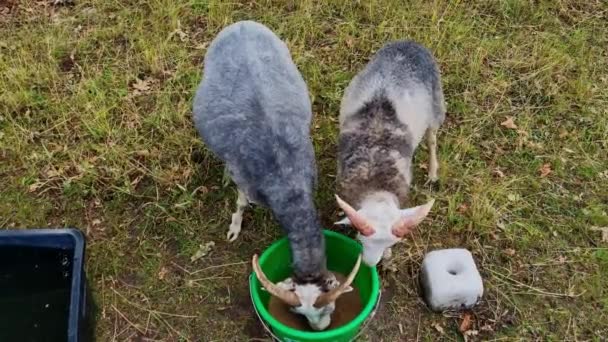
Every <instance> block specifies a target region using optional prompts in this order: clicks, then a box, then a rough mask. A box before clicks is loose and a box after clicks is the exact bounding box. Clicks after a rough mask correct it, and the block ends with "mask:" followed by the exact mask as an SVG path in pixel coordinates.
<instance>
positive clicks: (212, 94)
mask: <svg viewBox="0 0 608 342" xmlns="http://www.w3.org/2000/svg"><path fill="white" fill-rule="evenodd" d="M311 118H312V111H311V104H310V99H309V95H308V89H307V87H306V84H305V83H304V80H303V79H302V76H301V75H300V73H299V72H298V69H297V67H296V66H295V64H294V63H293V61H292V59H291V55H290V53H289V51H288V49H287V46H286V45H285V44H284V43H283V42H282V41H281V40H280V39H279V38H278V37H277V36H276V35H275V34H274V33H273V32H272V31H270V30H269V29H268V28H267V27H265V26H263V25H261V24H258V23H256V22H252V21H243V22H238V23H236V24H232V25H230V26H228V27H226V28H225V29H224V30H222V32H220V33H219V35H218V36H217V37H216V38H215V40H214V41H213V42H212V43H211V45H210V46H209V49H208V51H207V55H206V56H205V66H204V75H203V80H202V82H201V84H200V86H199V88H198V91H197V92H196V96H195V99H194V121H195V125H196V128H197V129H198V132H199V134H200V135H201V137H202V138H203V140H204V142H205V143H206V145H207V146H208V147H209V149H210V150H211V151H213V153H214V154H215V155H217V156H218V157H219V158H220V159H222V160H223V161H224V162H225V163H226V166H227V169H228V171H229V172H230V175H231V177H232V179H233V180H234V182H235V183H236V185H237V186H238V188H239V189H240V190H241V191H243V192H244V193H245V194H246V195H247V197H248V200H249V201H250V202H253V203H257V204H260V205H264V206H267V207H269V208H270V209H271V210H272V212H273V214H274V216H275V218H276V219H277V221H278V222H279V224H280V225H281V227H282V228H283V230H284V232H285V233H286V235H287V237H288V239H289V242H290V245H291V250H292V257H293V268H294V274H295V276H296V279H309V278H318V277H319V276H320V275H321V274H322V273H324V272H325V271H326V260H325V241H324V238H323V234H322V232H321V226H320V223H319V220H318V215H317V210H316V208H315V205H314V203H313V190H314V186H315V183H316V164H315V158H314V157H315V156H314V150H313V146H312V142H311V139H310V124H311Z"/></svg>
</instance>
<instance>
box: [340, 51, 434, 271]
mask: <svg viewBox="0 0 608 342" xmlns="http://www.w3.org/2000/svg"><path fill="white" fill-rule="evenodd" d="M444 118H445V102H444V98H443V91H442V87H441V79H440V74H439V70H438V67H437V65H436V63H435V61H434V59H433V56H432V55H431V53H430V52H429V51H428V50H427V49H426V48H424V47H423V46H421V45H419V44H417V43H414V42H411V41H398V42H393V43H389V44H387V45H386V46H384V47H383V48H382V49H380V50H379V51H378V52H377V53H376V55H375V56H374V57H373V59H372V60H371V61H370V62H369V64H368V65H367V66H366V67H365V69H363V71H361V72H360V73H359V74H358V75H356V76H355V78H354V79H353V80H352V81H351V83H350V84H349V86H348V87H347V89H346V91H345V93H344V97H343V98H342V104H341V108H340V135H339V142H338V145H339V146H338V151H339V152H338V193H339V195H340V196H338V195H336V200H337V201H338V205H339V206H340V207H341V208H342V210H343V211H344V213H345V214H346V217H345V218H344V219H343V220H341V221H339V222H336V224H348V225H352V226H353V227H354V228H356V229H357V230H358V239H359V240H360V241H361V243H362V245H363V262H365V263H366V264H368V265H370V266H373V265H376V264H377V263H378V262H379V261H380V260H381V259H382V257H383V256H384V258H385V259H388V258H390V256H391V248H390V247H391V246H393V245H394V244H395V243H397V242H399V241H401V239H403V237H404V236H405V235H406V234H408V233H409V232H410V231H411V230H412V229H413V228H414V227H415V226H416V225H418V224H419V223H420V222H422V220H424V218H425V217H426V216H427V215H428V213H429V211H430V210H431V208H432V206H433V203H434V200H431V201H429V202H428V203H427V204H425V205H422V206H418V207H414V208H409V209H401V208H402V206H404V205H405V202H406V200H407V195H408V191H409V188H410V184H411V182H412V157H413V155H414V152H415V150H416V147H417V146H418V144H419V143H420V141H421V140H422V138H423V137H424V135H425V134H426V140H427V144H428V148H429V158H430V161H429V165H428V177H429V181H431V182H435V181H437V169H438V167H439V166H438V162H437V137H436V136H437V130H438V128H439V127H440V126H441V124H442V123H443V121H444Z"/></svg>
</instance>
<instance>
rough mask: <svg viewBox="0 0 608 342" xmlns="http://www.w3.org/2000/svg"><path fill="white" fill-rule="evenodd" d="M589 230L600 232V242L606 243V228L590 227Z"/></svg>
mask: <svg viewBox="0 0 608 342" xmlns="http://www.w3.org/2000/svg"><path fill="white" fill-rule="evenodd" d="M591 230H593V231H596V232H602V242H608V227H591Z"/></svg>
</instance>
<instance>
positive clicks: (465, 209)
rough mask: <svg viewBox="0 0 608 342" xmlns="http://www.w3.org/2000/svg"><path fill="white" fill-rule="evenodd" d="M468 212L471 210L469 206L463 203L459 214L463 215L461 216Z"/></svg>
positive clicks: (459, 207)
mask: <svg viewBox="0 0 608 342" xmlns="http://www.w3.org/2000/svg"><path fill="white" fill-rule="evenodd" d="M467 210H469V206H468V205H467V204H466V203H461V204H460V205H459V206H458V212H459V213H461V214H464V213H466V212H467Z"/></svg>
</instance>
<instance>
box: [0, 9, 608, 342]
mask: <svg viewBox="0 0 608 342" xmlns="http://www.w3.org/2000/svg"><path fill="white" fill-rule="evenodd" d="M50 2H51V1H46V0H43V1H32V0H22V1H19V0H2V1H0V70H1V71H0V227H2V228H13V227H15V228H22V227H47V226H52V227H62V226H74V227H79V228H81V229H82V230H83V231H84V232H85V233H86V236H87V243H88V246H87V247H88V249H87V266H86V270H87V274H88V277H89V281H90V285H91V287H92V291H93V293H94V300H95V302H96V305H97V309H96V311H95V318H96V327H95V335H96V336H97V339H98V341H246V340H257V341H260V340H262V339H264V338H265V335H264V333H263V331H262V329H261V326H260V325H259V324H258V323H257V319H256V318H254V314H253V311H252V309H251V303H250V300H249V294H248V289H247V276H248V273H249V272H250V266H249V261H250V258H251V256H252V254H253V253H254V252H259V251H261V250H262V249H264V248H265V247H266V246H267V245H268V244H269V243H271V242H272V241H273V240H275V239H277V238H279V237H280V236H281V232H280V230H279V228H278V227H277V225H276V223H275V222H274V220H273V218H272V215H271V214H270V213H269V212H268V211H267V210H265V209H261V208H254V209H251V210H248V211H247V212H246V214H245V219H244V223H243V232H242V233H241V236H240V237H239V239H238V240H237V241H236V242H234V243H232V244H230V243H227V242H226V241H225V236H226V231H227V228H228V225H229V220H230V214H231V212H232V211H233V210H234V207H235V200H236V189H235V187H234V186H233V185H231V184H228V185H225V184H224V182H223V179H222V169H223V167H222V165H221V163H220V162H219V161H218V160H217V159H215V158H214V157H213V156H211V155H210V153H209V152H208V151H207V150H206V149H205V147H204V145H203V144H202V142H201V141H200V139H199V138H198V136H197V134H196V132H195V130H194V128H193V124H192V119H191V104H192V97H193V93H194V90H195V89H196V87H197V85H198V82H199V81H200V79H201V70H202V59H203V56H204V54H205V51H206V47H207V45H208V43H209V42H210V41H211V40H212V39H213V37H214V36H215V35H216V34H217V33H218V32H219V31H220V30H221V29H222V28H223V27H224V26H226V25H228V24H230V23H232V22H235V21H237V20H241V19H254V20H256V21H259V22H262V23H264V24H266V25H267V26H269V27H270V28H271V29H272V30H273V31H275V32H276V33H277V34H278V35H279V36H280V37H281V38H282V39H284V40H285V41H286V42H287V44H288V46H289V48H290V50H291V53H292V55H293V58H294V61H295V62H296V64H297V65H298V67H299V69H300V71H301V72H302V74H303V76H304V79H305V80H306V82H307V84H308V87H309V90H310V94H311V100H312V102H313V110H314V115H315V119H314V124H313V129H312V132H313V138H314V143H315V148H316V156H317V160H318V164H319V175H320V184H319V189H318V192H317V200H318V206H319V208H320V212H321V217H322V220H323V223H324V224H325V226H326V227H328V228H331V223H332V222H333V221H335V220H336V218H337V217H338V211H337V208H336V204H335V202H334V199H333V193H334V188H335V173H336V172H335V170H336V159H335V154H336V140H337V133H338V125H337V117H338V109H339V104H340V99H341V96H342V93H343V90H344V88H345V87H346V85H347V84H348V82H349V81H350V80H351V78H352V77H353V76H354V75H355V74H356V73H357V72H358V71H359V70H360V69H361V68H362V67H363V66H364V65H365V63H366V62H367V60H368V59H369V58H370V56H371V55H372V54H373V53H374V51H376V50H377V49H379V48H380V47H381V46H382V45H384V44H385V43H386V42H389V41H391V40H394V39H401V38H410V39H414V40H416V41H418V42H420V43H422V44H424V45H426V46H427V47H429V48H430V49H431V51H433V53H434V54H435V56H436V58H437V60H438V62H439V64H440V67H441V71H442V74H443V85H444V91H445V94H446V100H447V104H448V115H447V116H448V117H447V120H446V123H445V124H444V126H443V127H442V129H441V130H440V134H439V157H440V164H441V166H440V178H441V187H440V188H439V189H430V188H428V187H425V186H424V182H425V181H426V174H425V170H424V168H425V167H426V161H427V158H426V153H427V152H426V150H425V147H421V148H419V150H418V153H417V155H416V161H415V182H414V187H413V188H412V191H411V193H412V197H411V199H412V204H421V203H423V201H425V200H426V199H427V198H429V197H431V196H432V197H434V198H436V199H437V202H436V203H435V206H434V208H433V211H432V212H431V215H430V219H428V220H427V221H425V223H424V224H423V225H422V226H421V227H419V229H418V230H417V232H416V233H415V234H414V235H413V236H412V237H411V238H410V239H408V240H407V241H406V242H405V243H402V244H400V245H399V246H398V247H397V248H396V249H395V250H394V251H393V255H394V258H395V259H394V261H393V269H392V270H388V269H385V270H383V271H382V280H383V286H384V291H383V301H382V307H381V309H380V311H379V313H378V315H377V316H376V318H375V319H374V321H373V324H372V325H370V327H369V328H368V329H367V330H366V333H365V338H363V340H370V341H397V340H400V341H401V340H425V341H435V340H440V339H441V340H446V341H462V340H464V337H463V335H462V334H461V333H460V332H459V325H460V323H461V321H462V319H463V318H462V315H459V314H456V313H454V314H450V313H446V314H443V315H442V314H434V313H431V312H430V311H429V310H428V309H427V308H426V307H425V306H424V303H423V302H422V301H421V299H420V297H419V292H420V291H419V289H418V286H417V275H418V270H419V265H420V263H421V260H422V257H423V255H424V253H425V252H427V251H429V250H432V249H437V248H448V247H465V248H468V249H470V250H471V251H472V252H473V254H474V256H475V257H476V261H477V263H478V266H479V267H480V270H481V272H482V276H483V278H484V280H485V286H486V292H485V296H484V300H483V302H482V303H481V304H480V305H479V306H478V307H477V308H476V309H475V310H474V311H473V312H472V313H471V315H470V319H471V325H470V327H469V332H468V333H467V334H466V335H467V336H466V338H467V339H468V340H492V339H502V340H514V339H523V340H555V341H558V340H596V341H600V340H602V337H601V336H603V338H606V336H608V324H607V323H606V322H608V228H606V227H608V112H607V108H608V90H607V89H608V25H607V24H606V23H607V22H608V3H606V2H605V1H601V0H556V1H532V0H530V1H525V0H521V1H516V0H508V1H481V0H480V1H440V0H437V1H410V2H402V1H396V0H390V1H382V2H380V1H341V0H334V1H312V0H306V1H278V0H277V1H212V0H192V1H189V2H188V1H175V0H151V1H143V0H125V1H122V0H121V1H118V0H76V3H75V4H74V5H72V6H53V5H50V4H49V3H50ZM601 228H605V229H607V231H606V233H605V234H606V235H605V236H604V237H602V232H601ZM211 241H213V242H214V243H215V245H214V246H212V247H211V250H210V252H209V254H208V255H205V256H203V257H202V258H200V259H198V260H195V261H192V260H191V256H193V255H194V254H195V253H196V252H197V251H198V250H199V246H201V245H205V244H207V243H209V242H211Z"/></svg>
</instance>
